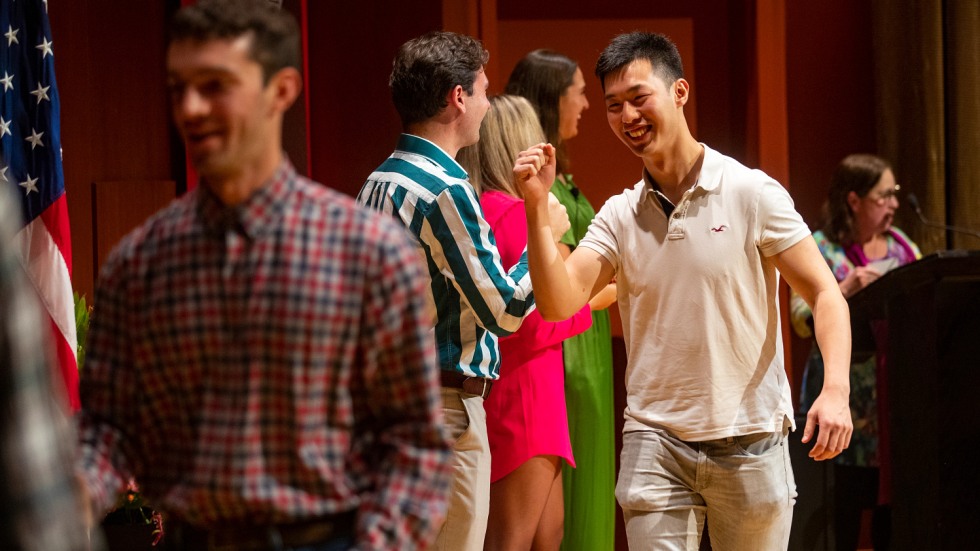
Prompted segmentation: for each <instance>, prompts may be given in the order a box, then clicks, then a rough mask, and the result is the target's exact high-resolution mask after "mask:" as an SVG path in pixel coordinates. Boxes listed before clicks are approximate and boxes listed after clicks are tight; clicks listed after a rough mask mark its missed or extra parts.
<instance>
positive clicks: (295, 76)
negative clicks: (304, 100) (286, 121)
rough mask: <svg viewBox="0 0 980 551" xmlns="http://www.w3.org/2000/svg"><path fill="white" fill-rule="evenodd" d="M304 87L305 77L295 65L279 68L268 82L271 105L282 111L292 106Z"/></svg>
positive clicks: (267, 88)
mask: <svg viewBox="0 0 980 551" xmlns="http://www.w3.org/2000/svg"><path fill="white" fill-rule="evenodd" d="M302 89H303V77H302V75H300V74H299V71H297V70H296V69H295V68H293V67H284V68H282V69H279V70H278V71H276V73H275V74H274V75H272V77H271V78H270V79H269V83H268V84H266V90H267V92H268V93H269V94H271V102H270V105H271V107H272V108H273V109H275V110H276V111H277V112H280V113H283V112H285V111H286V110H287V109H289V107H290V106H292V104H293V102H295V101H296V98H298V97H299V94H300V92H301V91H302Z"/></svg>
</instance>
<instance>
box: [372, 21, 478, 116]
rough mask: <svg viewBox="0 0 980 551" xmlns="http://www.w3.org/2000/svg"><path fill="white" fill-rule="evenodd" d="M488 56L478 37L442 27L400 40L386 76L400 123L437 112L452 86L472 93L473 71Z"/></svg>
mask: <svg viewBox="0 0 980 551" xmlns="http://www.w3.org/2000/svg"><path fill="white" fill-rule="evenodd" d="M489 57H490V54H489V53H487V51H486V50H485V49H483V44H481V43H480V41H479V40H477V39H475V38H472V37H469V36H464V35H461V34H456V33H451V32H446V31H436V32H431V33H428V34H425V35H422V36H420V37H418V38H413V39H412V40H409V41H408V42H406V43H404V44H402V45H401V47H400V48H398V53H397V54H396V55H395V60H394V62H393V63H392V69H391V77H390V78H389V80H388V85H389V86H390V87H391V99H392V101H394V103H395V109H396V110H397V111H398V115H399V116H401V119H402V125H403V126H405V127H407V126H409V125H411V124H415V123H419V122H422V121H425V120H428V119H430V118H432V117H434V116H435V115H437V114H438V113H439V112H440V111H442V110H443V109H444V108H445V107H446V105H447V100H446V95H447V94H448V93H449V91H450V90H452V89H453V87H455V86H462V87H463V90H465V91H466V93H467V94H472V93H473V82H474V81H475V80H476V75H477V73H479V72H480V69H481V68H483V66H484V65H486V63H487V60H488V59H489Z"/></svg>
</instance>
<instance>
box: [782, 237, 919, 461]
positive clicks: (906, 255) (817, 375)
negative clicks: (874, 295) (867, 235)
mask: <svg viewBox="0 0 980 551" xmlns="http://www.w3.org/2000/svg"><path fill="white" fill-rule="evenodd" d="M885 237H886V240H887V244H888V250H887V252H886V253H885V256H884V258H895V259H896V260H898V265H899V266H904V265H905V264H909V263H911V262H914V261H916V260H918V259H919V258H921V257H922V253H921V252H920V251H919V247H918V246H917V245H916V244H915V243H913V242H912V240H911V239H909V237H908V236H907V235H905V233H904V232H902V231H901V230H899V229H898V228H894V227H893V228H891V229H890V230H889V231H888V233H887V234H886V236H885ZM813 239H814V240H816V242H817V247H818V248H819V249H820V254H821V255H823V258H824V260H826V261H827V266H829V267H830V270H831V271H832V272H833V273H834V277H835V278H836V279H837V281H843V280H844V279H845V278H846V277H847V276H848V274H850V273H851V271H852V270H854V268H855V267H856V266H863V265H865V264H867V262H868V259H867V258H865V257H864V254H863V253H862V252H860V251H859V250H857V249H858V247H854V246H852V247H849V248H848V247H844V246H842V245H841V244H840V243H836V242H834V241H831V240H830V239H829V238H828V237H827V236H826V235H824V233H823V232H822V231H819V230H818V231H815V232H813ZM790 308H791V319H792V322H793V329H794V330H795V331H796V334H797V335H799V336H800V337H803V338H812V336H813V330H812V328H811V326H810V324H811V323H812V322H811V321H810V318H811V317H812V316H813V312H811V310H810V306H809V305H807V303H806V302H805V301H804V300H803V298H802V297H800V296H799V295H797V294H796V293H793V295H792V298H791V300H790ZM876 361H877V358H876V357H875V356H874V355H872V356H870V357H869V358H866V359H863V360H861V361H855V362H854V363H852V364H851V373H850V382H851V420H852V422H853V423H854V433H853V434H852V436H851V444H850V446H849V447H848V448H847V449H845V450H844V452H843V453H841V454H840V455H839V456H837V458H836V461H838V462H839V463H842V464H845V465H854V466H859V467H877V466H878V455H877V451H878V402H877V391H876V379H875V364H876ZM822 387H823V357H822V356H821V355H820V350H819V349H818V348H817V344H816V342H814V343H813V349H812V350H811V352H810V357H809V358H808V359H807V362H806V370H805V371H804V372H803V385H802V388H801V391H800V413H801V414H803V415H805V414H806V413H807V412H808V411H809V410H810V406H811V405H812V404H813V401H814V400H816V398H817V396H818V395H819V394H820V389H821V388H822Z"/></svg>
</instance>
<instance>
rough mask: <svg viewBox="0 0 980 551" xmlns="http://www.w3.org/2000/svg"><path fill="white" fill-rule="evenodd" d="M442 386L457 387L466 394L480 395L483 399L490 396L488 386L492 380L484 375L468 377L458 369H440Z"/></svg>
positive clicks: (491, 384)
mask: <svg viewBox="0 0 980 551" xmlns="http://www.w3.org/2000/svg"><path fill="white" fill-rule="evenodd" d="M442 386H444V387H448V388H458V389H460V390H462V391H463V392H465V393H467V394H473V395H475V396H482V397H483V399H484V400H486V399H487V396H490V387H492V386H493V381H492V380H490V379H487V378H485V377H470V376H467V375H463V374H462V373H460V372H459V371H446V370H445V369H443V370H442Z"/></svg>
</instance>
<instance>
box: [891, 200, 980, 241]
mask: <svg viewBox="0 0 980 551" xmlns="http://www.w3.org/2000/svg"><path fill="white" fill-rule="evenodd" d="M905 201H906V202H907V203H908V204H909V206H910V207H912V208H913V209H915V214H916V215H917V216H918V217H919V220H920V221H921V222H922V223H923V224H924V225H926V226H930V227H933V228H939V229H942V230H948V231H951V232H956V233H962V234H965V235H969V236H972V237H976V238H977V239H980V232H978V231H976V230H971V229H969V228H961V227H958V226H948V225H946V224H940V223H938V222H932V221H930V220H928V219H926V217H925V215H923V214H922V206H921V205H919V198H918V197H916V196H915V194H914V193H909V194H908V195H906V196H905Z"/></svg>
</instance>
